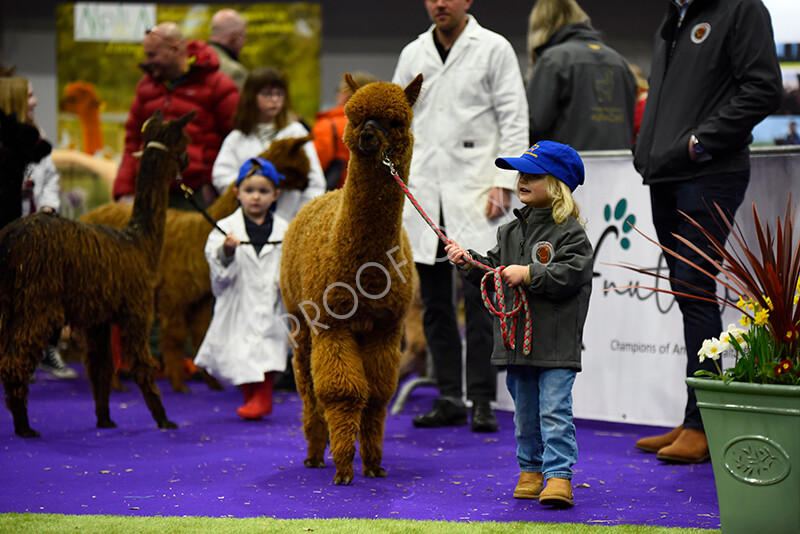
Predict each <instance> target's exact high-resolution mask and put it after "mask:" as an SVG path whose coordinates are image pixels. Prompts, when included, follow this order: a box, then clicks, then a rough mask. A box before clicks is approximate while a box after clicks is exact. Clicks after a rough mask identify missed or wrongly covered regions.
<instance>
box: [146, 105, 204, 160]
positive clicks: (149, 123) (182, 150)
mask: <svg viewBox="0 0 800 534" xmlns="http://www.w3.org/2000/svg"><path fill="white" fill-rule="evenodd" d="M193 118H194V110H192V111H190V112H189V113H187V114H186V115H184V116H183V117H179V118H177V119H175V120H171V121H169V122H164V116H163V115H162V114H161V110H156V112H155V113H153V115H151V116H150V118H149V119H147V120H146V121H145V123H144V124H143V125H142V140H143V146H145V147H146V146H147V145H148V143H150V142H155V143H160V144H162V145H164V146H165V147H166V148H167V149H168V151H169V153H170V154H171V155H172V157H173V158H175V159H177V160H178V163H179V165H180V169H181V170H183V169H185V168H186V167H188V166H189V154H188V153H187V152H186V148H187V147H188V146H189V143H190V141H191V139H189V136H188V135H186V133H185V132H184V131H183V128H184V126H186V125H187V124H189V121H191V120H192V119H193Z"/></svg>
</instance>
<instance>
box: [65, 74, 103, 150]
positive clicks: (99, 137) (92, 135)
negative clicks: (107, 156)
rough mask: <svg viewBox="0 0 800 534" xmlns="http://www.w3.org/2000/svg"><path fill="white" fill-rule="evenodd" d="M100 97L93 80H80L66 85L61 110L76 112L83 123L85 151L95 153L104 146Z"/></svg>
mask: <svg viewBox="0 0 800 534" xmlns="http://www.w3.org/2000/svg"><path fill="white" fill-rule="evenodd" d="M100 104H102V102H101V101H100V97H99V96H98V95H97V89H96V88H95V86H94V84H93V83H91V82H85V81H82V80H79V81H77V82H71V83H68V84H67V86H66V87H64V98H62V99H61V103H60V107H61V111H67V112H69V113H75V114H76V115H77V116H78V120H79V121H80V123H81V132H82V134H83V151H84V152H86V153H87V154H94V153H95V152H97V151H98V150H100V149H101V148H103V132H102V130H101V128H100Z"/></svg>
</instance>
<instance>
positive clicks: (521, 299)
mask: <svg viewBox="0 0 800 534" xmlns="http://www.w3.org/2000/svg"><path fill="white" fill-rule="evenodd" d="M382 163H383V164H384V165H386V166H387V167H389V172H391V173H392V176H393V177H394V179H395V181H397V184H398V185H399V186H400V187H401V188H402V190H403V192H404V193H405V194H406V196H407V197H408V200H409V201H411V205H412V206H414V209H416V210H417V212H418V213H419V214H420V215H422V218H423V219H425V222H426V223H428V226H430V227H431V229H432V230H433V231H434V232H436V235H437V236H439V239H441V240H442V242H443V243H445V244H446V245H449V244H451V243H454V241H453V240H452V239H450V238H449V237H447V236H446V235H445V234H444V232H442V231H441V230H440V229H439V227H438V226H437V225H436V223H434V222H433V221H432V220H431V218H430V217H429V216H428V214H427V213H425V210H423V209H422V206H420V205H419V202H417V199H416V198H414V195H412V194H411V191H410V190H409V189H408V186H407V185H406V184H405V183H403V180H402V178H400V176H399V175H398V174H397V172H396V171H395V168H394V164H393V163H392V162H391V161H390V160H389V157H388V156H387V154H386V153H385V152H384V154H383V161H382ZM464 259H465V260H466V261H467V263H469V264H470V265H472V266H473V267H478V268H480V269H483V270H484V271H486V274H485V275H483V278H482V279H481V297H482V298H483V305H484V306H485V307H486V309H487V310H489V313H491V314H492V315H494V316H496V317H498V318H499V319H500V330H501V332H502V334H503V346H505V348H506V349H507V350H514V348H515V347H516V339H517V338H516V335H515V332H516V328H517V316H518V315H519V313H520V311H521V310H523V309H524V310H525V337H524V339H523V346H522V353H523V354H524V355H525V356H528V355H529V354H530V353H531V338H532V337H533V326H532V324H531V311H530V308H529V307H528V297H527V296H526V295H525V290H524V289H523V288H522V286H517V287H515V288H514V308H513V309H511V310H510V311H505V309H506V300H505V294H504V293H503V280H502V278H501V274H502V272H503V269H504V268H505V267H504V266H500V267H498V268H497V269H494V268H492V267H489V266H488V265H484V264H483V263H481V262H479V261H477V260H474V259H472V258H471V257H470V256H469V255H465V256H464ZM490 276H493V277H494V290H495V294H496V295H497V304H498V307H499V308H500V309H499V310H497V309H495V307H494V305H493V304H492V301H491V300H490V299H489V293H488V291H487V290H486V284H487V281H488V279H489V277H490ZM509 323H510V324H509Z"/></svg>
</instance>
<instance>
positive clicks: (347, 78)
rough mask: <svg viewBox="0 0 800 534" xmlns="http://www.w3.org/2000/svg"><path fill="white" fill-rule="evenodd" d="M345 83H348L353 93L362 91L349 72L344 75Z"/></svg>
mask: <svg viewBox="0 0 800 534" xmlns="http://www.w3.org/2000/svg"><path fill="white" fill-rule="evenodd" d="M344 83H346V84H347V85H348V86H349V87H350V89H352V90H353V93H355V92H356V91H358V90H359V89H360V87H359V86H358V84H357V83H356V81H355V80H354V79H353V77H352V76H350V73H349V72H345V73H344Z"/></svg>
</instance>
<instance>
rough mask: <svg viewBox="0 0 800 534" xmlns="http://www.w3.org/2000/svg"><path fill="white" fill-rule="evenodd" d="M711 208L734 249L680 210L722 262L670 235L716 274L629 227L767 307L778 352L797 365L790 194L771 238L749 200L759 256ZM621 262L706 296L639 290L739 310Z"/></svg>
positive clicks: (729, 220) (796, 263) (798, 316)
mask: <svg viewBox="0 0 800 534" xmlns="http://www.w3.org/2000/svg"><path fill="white" fill-rule="evenodd" d="M714 209H715V210H716V212H717V215H714V213H713V212H712V217H713V219H714V222H715V223H716V224H717V225H718V226H719V227H720V228H722V227H725V228H727V229H728V230H729V233H730V238H731V239H733V240H734V241H735V242H736V246H735V247H734V250H733V251H729V250H728V249H726V248H725V243H721V242H720V241H719V240H718V239H716V238H715V237H714V236H713V235H711V233H710V232H709V231H708V230H706V229H705V228H703V227H702V226H701V225H700V224H699V223H698V222H697V221H695V220H694V219H692V218H691V217H690V216H689V215H687V214H685V213H683V212H680V213H681V215H683V216H684V217H685V218H686V220H687V221H688V222H689V223H690V224H692V225H693V226H694V227H695V228H697V229H698V230H700V232H701V233H702V234H703V235H704V236H705V237H706V239H707V240H708V242H709V244H710V247H709V248H710V249H711V251H713V252H714V253H715V254H716V255H717V256H718V257H721V258H722V262H719V261H717V260H715V259H713V258H712V257H711V256H709V254H708V253H706V252H704V251H703V250H701V249H700V248H699V247H698V246H697V245H696V244H694V243H691V242H690V241H688V240H687V239H686V238H684V237H682V236H679V235H676V234H673V235H674V236H675V238H676V239H678V240H679V241H680V242H682V243H683V244H685V245H686V246H687V247H689V248H690V249H692V250H693V251H695V252H696V253H697V254H699V255H700V256H701V257H702V258H703V259H705V260H706V261H708V262H709V263H711V265H713V266H714V268H716V269H717V270H718V271H719V272H720V274H721V276H720V275H713V274H712V273H710V272H709V271H707V270H706V269H703V268H702V267H700V266H698V265H697V264H695V263H694V262H692V261H690V260H688V259H687V258H685V257H684V256H681V255H680V254H678V253H676V252H675V251H673V250H670V249H668V248H666V247H664V246H663V245H661V244H660V243H658V242H657V241H655V240H653V239H652V238H650V237H648V236H646V235H645V234H644V233H642V232H641V231H640V230H639V229H638V228H636V227H632V228H633V229H634V230H636V232H638V233H639V234H640V235H642V236H643V237H644V238H645V239H647V240H648V241H650V242H651V243H654V244H656V245H657V246H658V247H659V248H661V250H663V251H664V252H665V253H667V254H669V255H671V256H673V257H674V258H675V259H677V260H678V261H682V262H684V263H686V264H687V265H690V266H692V267H694V268H695V269H697V270H698V271H700V272H701V273H703V274H705V275H706V276H709V277H711V278H713V279H714V280H716V281H717V282H718V283H719V284H721V285H722V286H723V287H725V288H727V289H729V290H730V291H732V292H733V293H734V294H738V295H740V296H741V297H743V298H745V299H750V300H752V301H753V302H757V303H758V304H759V305H760V306H761V307H762V308H763V309H765V310H769V317H768V324H769V329H770V331H771V333H772V335H773V336H774V338H775V341H776V344H777V346H779V347H781V348H782V349H784V350H780V351H779V354H783V355H785V356H784V357H786V358H790V359H793V360H795V363H798V362H797V361H796V359H797V354H798V338H799V337H800V328H798V323H800V306H795V304H794V295H795V290H796V288H797V280H798V276H800V247H798V246H796V244H795V243H794V223H793V221H794V215H795V208H794V206H793V205H792V198H791V195H790V196H789V200H788V202H787V204H786V213H785V215H784V217H783V223H782V222H781V218H780V217H778V221H777V239H773V236H772V231H771V229H770V227H769V224H766V225H765V224H763V223H762V221H761V218H760V217H759V214H758V209H757V208H756V206H755V203H754V204H753V221H754V224H755V234H756V238H757V240H758V251H759V252H760V254H761V257H760V258H759V257H758V256H756V255H755V254H754V253H753V251H752V250H751V249H750V248H749V247H748V246H747V244H746V243H745V237H744V234H743V233H742V230H741V228H740V227H739V225H738V224H737V223H736V222H735V221H733V217H731V216H729V215H726V214H725V213H724V212H723V210H722V209H721V208H720V207H719V206H718V205H717V204H716V203H714ZM723 225H724V226H723ZM775 241H777V247H774V246H773V245H774V243H775ZM620 266H621V267H624V268H626V269H630V270H632V271H636V272H638V273H641V274H644V275H647V276H652V277H654V278H661V279H664V280H669V281H670V282H675V283H677V284H679V285H683V286H685V287H689V288H692V289H694V290H696V291H698V292H700V293H703V294H705V295H707V296H705V297H704V296H700V295H691V294H688V293H683V292H680V291H673V290H670V289H663V288H656V287H647V288H643V289H649V290H652V291H659V292H662V293H669V294H671V295H676V296H685V297H689V298H694V299H697V300H704V301H708V302H718V303H720V304H723V305H725V306H728V307H731V308H736V309H738V307H737V306H736V303H735V302H732V301H730V300H728V299H726V298H724V297H720V296H718V295H717V294H716V293H711V292H709V291H706V290H704V289H701V288H698V287H696V286H694V285H691V284H687V283H685V282H682V281H679V280H675V279H673V278H671V277H667V276H663V275H660V274H658V273H653V272H650V271H647V270H644V269H641V268H638V267H634V266H630V265H620ZM616 289H622V288H616ZM767 299H769V302H770V303H771V305H770V304H768V303H767ZM741 311H742V312H743V313H745V315H748V316H749V317H750V318H751V319H753V316H752V315H751V314H749V313H748V312H747V311H746V310H741Z"/></svg>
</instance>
